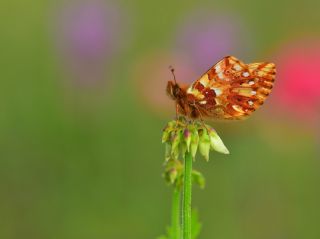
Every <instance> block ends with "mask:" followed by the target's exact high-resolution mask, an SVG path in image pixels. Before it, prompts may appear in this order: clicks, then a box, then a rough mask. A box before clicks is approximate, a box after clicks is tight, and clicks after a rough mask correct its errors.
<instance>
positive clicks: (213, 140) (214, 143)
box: [209, 128, 230, 154]
mask: <svg viewBox="0 0 320 239" xmlns="http://www.w3.org/2000/svg"><path fill="white" fill-rule="evenodd" d="M209 136H210V145H211V148H212V149H213V150H215V151H217V152H219V153H223V154H230V152H229V150H228V149H227V147H226V146H225V145H224V143H223V142H222V140H221V138H220V137H219V135H218V134H217V132H216V131H215V130H214V129H212V128H210V129H209Z"/></svg>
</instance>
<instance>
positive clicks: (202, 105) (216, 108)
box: [166, 56, 276, 120]
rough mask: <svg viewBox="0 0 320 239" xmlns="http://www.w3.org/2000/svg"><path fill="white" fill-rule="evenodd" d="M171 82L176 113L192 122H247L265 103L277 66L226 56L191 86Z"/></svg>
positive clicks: (170, 90)
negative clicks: (208, 120)
mask: <svg viewBox="0 0 320 239" xmlns="http://www.w3.org/2000/svg"><path fill="white" fill-rule="evenodd" d="M171 71H172V74H173V77H174V80H173V81H168V84H167V89H166V91H167V94H168V95H169V96H170V97H171V98H172V99H173V100H174V101H175V102H176V113H177V114H181V115H184V116H186V117H188V118H191V119H199V118H200V119H201V120H202V119H203V118H209V119H218V120H224V119H228V120H229V119H230V120H233V119H244V118H246V117H248V116H249V115H251V114H252V112H254V111H255V110H256V109H258V108H259V107H260V106H261V105H262V104H263V103H264V102H265V100H266V98H267V97H268V95H269V94H270V92H271V89H272V87H273V84H274V80H275V75H276V69H275V64H274V63H269V62H262V63H251V64H245V63H243V62H242V61H240V60H238V59H237V58H236V57H234V56H227V57H224V58H223V59H222V60H220V61H219V62H218V63H216V64H215V65H213V66H212V67H211V68H210V69H209V70H208V71H207V72H206V73H205V74H203V75H202V76H201V77H200V78H199V79H198V80H196V81H195V82H193V83H192V84H191V85H190V86H180V85H179V84H178V83H177V82H176V77H175V74H174V69H171Z"/></svg>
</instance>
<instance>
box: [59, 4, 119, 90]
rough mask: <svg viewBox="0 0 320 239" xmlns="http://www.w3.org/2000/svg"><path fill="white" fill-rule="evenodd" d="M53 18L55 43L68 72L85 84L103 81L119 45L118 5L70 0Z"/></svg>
mask: <svg viewBox="0 0 320 239" xmlns="http://www.w3.org/2000/svg"><path fill="white" fill-rule="evenodd" d="M56 18H57V19H56V21H55V22H56V32H55V34H56V38H57V42H58V45H57V46H58V49H59V51H60V53H61V55H62V58H63V64H64V65H65V67H66V71H67V73H69V74H70V75H71V77H72V78H74V80H76V81H77V82H82V83H85V84H86V83H90V82H94V81H100V80H102V79H103V78H104V73H105V68H106V64H108V63H110V61H111V59H112V56H113V54H114V53H115V51H116V50H117V49H118V48H119V45H118V43H119V42H118V39H119V38H120V37H119V36H120V32H119V29H120V25H121V20H122V19H121V16H120V15H119V11H118V9H117V7H116V6H115V5H111V4H106V2H105V1H100V0H87V1H81V2H76V1H72V2H71V3H68V4H64V5H63V6H62V8H60V11H59V12H58V15H57V16H56Z"/></svg>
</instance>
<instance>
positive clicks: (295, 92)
mask: <svg viewBox="0 0 320 239" xmlns="http://www.w3.org/2000/svg"><path fill="white" fill-rule="evenodd" d="M319 66H320V41H319V40H305V41H300V42H296V43H292V44H290V45H287V46H286V47H284V49H283V50H282V51H281V52H280V54H279V56H278V59H277V69H278V71H277V81H276V83H275V88H274V92H273V94H274V97H273V98H274V99H275V100H276V101H277V102H275V103H277V104H278V105H279V106H280V107H282V108H283V109H284V110H287V111H290V112H293V113H295V114H296V115H297V116H300V117H303V118H305V117H309V118H316V117H319V114H320V70H319Z"/></svg>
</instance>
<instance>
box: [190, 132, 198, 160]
mask: <svg viewBox="0 0 320 239" xmlns="http://www.w3.org/2000/svg"><path fill="white" fill-rule="evenodd" d="M198 145H199V134H198V130H197V129H196V128H194V129H193V130H192V134H191V143H190V152H191V155H192V157H193V158H195V157H196V154H197V150H198Z"/></svg>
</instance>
